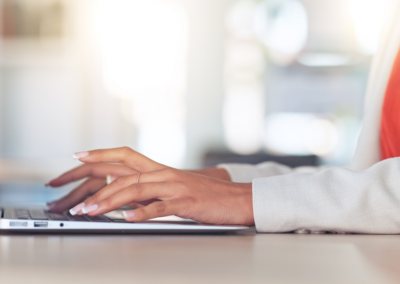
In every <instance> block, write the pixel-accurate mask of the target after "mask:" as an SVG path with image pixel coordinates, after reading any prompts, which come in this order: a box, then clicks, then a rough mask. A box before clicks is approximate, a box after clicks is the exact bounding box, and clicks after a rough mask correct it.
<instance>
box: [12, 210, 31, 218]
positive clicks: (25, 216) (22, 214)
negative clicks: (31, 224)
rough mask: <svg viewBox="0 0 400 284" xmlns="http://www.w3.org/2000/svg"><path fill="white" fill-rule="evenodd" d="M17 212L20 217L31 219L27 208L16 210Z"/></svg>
mask: <svg viewBox="0 0 400 284" xmlns="http://www.w3.org/2000/svg"><path fill="white" fill-rule="evenodd" d="M15 214H16V215H17V218H18V219H29V214H28V211H27V210H22V209H17V210H15Z"/></svg>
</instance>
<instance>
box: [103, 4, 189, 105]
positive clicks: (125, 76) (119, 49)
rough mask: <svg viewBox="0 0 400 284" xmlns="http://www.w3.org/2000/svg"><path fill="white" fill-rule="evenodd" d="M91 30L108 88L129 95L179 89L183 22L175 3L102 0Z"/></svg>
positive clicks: (181, 84) (184, 40) (184, 32)
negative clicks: (96, 39) (95, 32)
mask: <svg viewBox="0 0 400 284" xmlns="http://www.w3.org/2000/svg"><path fill="white" fill-rule="evenodd" d="M97 30H98V36H99V40H100V42H101V47H102V52H103V58H104V59H103V65H104V79H105V82H106V84H107V87H108V88H109V90H110V91H111V92H112V94H114V95H117V96H120V97H128V98H132V97H135V96H143V95H145V94H150V93H152V94H154V95H158V94H160V93H163V92H165V91H166V90H171V91H173V92H175V93H176V92H181V91H182V90H183V89H184V84H185V76H184V75H183V74H185V72H184V68H185V60H186V56H185V54H186V49H187V46H186V45H187V32H188V31H187V30H188V23H187V18H186V14H185V11H184V10H183V9H182V8H181V7H180V6H179V5H177V4H176V3H174V2H172V1H161V0H102V1H101V2H100V5H99V16H98V24H97Z"/></svg>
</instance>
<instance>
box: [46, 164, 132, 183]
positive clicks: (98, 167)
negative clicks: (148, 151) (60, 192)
mask: <svg viewBox="0 0 400 284" xmlns="http://www.w3.org/2000/svg"><path fill="white" fill-rule="evenodd" d="M135 173H137V172H136V171H135V170H133V169H131V168H129V167H126V166H123V165H113V164H85V165H82V166H79V167H77V168H75V169H72V170H70V171H68V172H66V173H64V174H62V175H61V176H59V177H58V178H56V179H53V180H52V181H50V182H49V183H48V185H50V186H53V187H59V186H62V185H65V184H67V183H70V182H73V181H77V180H80V179H83V178H85V177H94V178H106V176H107V175H112V176H126V175H132V174H135Z"/></svg>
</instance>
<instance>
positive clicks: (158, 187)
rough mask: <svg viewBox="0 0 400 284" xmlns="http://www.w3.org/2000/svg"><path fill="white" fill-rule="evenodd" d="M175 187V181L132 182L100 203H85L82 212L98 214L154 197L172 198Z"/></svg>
mask: <svg viewBox="0 0 400 284" xmlns="http://www.w3.org/2000/svg"><path fill="white" fill-rule="evenodd" d="M175 188H176V185H175V183H167V182H157V183H139V184H132V185H130V186H128V187H126V188H124V189H122V190H120V191H119V192H117V193H115V194H114V195H112V196H111V197H109V198H107V199H105V200H103V201H100V202H99V203H95V204H91V205H85V206H84V208H82V211H81V212H82V213H84V214H89V215H91V216H96V215H99V214H104V213H106V212H109V211H112V210H115V209H117V208H120V207H122V206H124V205H126V204H128V203H131V202H140V201H143V200H149V199H153V198H158V199H161V200H162V199H167V198H171V197H172V195H173V193H174V191H175V190H176V189H175ZM85 204H86V201H85Z"/></svg>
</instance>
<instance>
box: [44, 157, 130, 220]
mask: <svg viewBox="0 0 400 284" xmlns="http://www.w3.org/2000/svg"><path fill="white" fill-rule="evenodd" d="M135 173H137V171H135V170H133V169H131V168H129V167H126V166H123V165H113V164H84V165H82V166H79V167H77V168H75V169H72V170H70V171H68V172H66V173H64V174H62V175H61V176H59V177H58V178H56V179H53V180H51V181H50V182H49V183H47V184H46V186H51V187H60V186H63V185H66V184H68V183H70V182H73V181H78V180H81V179H83V178H87V180H86V181H85V182H83V183H82V184H81V185H79V186H78V187H77V188H75V189H74V190H73V191H71V192H70V193H69V194H68V195H66V196H64V197H63V198H61V199H60V200H56V201H53V202H50V203H48V204H47V205H48V207H49V211H52V212H63V211H65V210H67V209H69V208H71V207H72V206H74V205H76V204H78V203H80V202H82V201H83V200H85V199H86V198H87V197H88V196H89V195H92V194H94V193H96V192H97V191H99V190H100V189H101V188H103V187H104V186H106V185H107V181H106V179H107V176H108V175H110V176H112V178H113V179H115V178H117V177H119V176H127V175H132V174H135Z"/></svg>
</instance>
